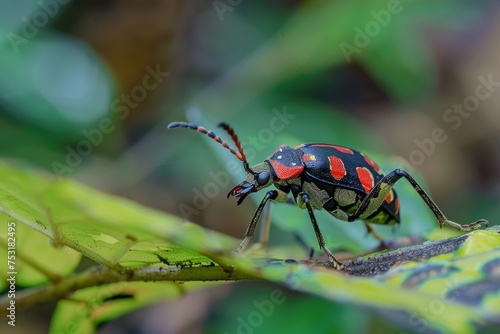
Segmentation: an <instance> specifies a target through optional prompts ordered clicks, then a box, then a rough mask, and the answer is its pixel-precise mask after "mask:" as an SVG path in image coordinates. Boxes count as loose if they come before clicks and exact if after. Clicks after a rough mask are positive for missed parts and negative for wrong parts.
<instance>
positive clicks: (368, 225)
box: [364, 222, 385, 245]
mask: <svg viewBox="0 0 500 334" xmlns="http://www.w3.org/2000/svg"><path fill="white" fill-rule="evenodd" d="M364 223H365V226H366V230H367V231H368V234H371V235H373V236H374V237H375V239H377V240H378V241H380V243H381V244H382V245H385V240H384V237H383V236H381V235H380V234H379V233H378V232H377V231H375V229H374V228H373V226H371V225H370V224H368V223H367V222H364Z"/></svg>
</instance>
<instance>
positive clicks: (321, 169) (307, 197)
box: [168, 122, 488, 269]
mask: <svg viewBox="0 0 500 334" xmlns="http://www.w3.org/2000/svg"><path fill="white" fill-rule="evenodd" d="M219 126H220V127H221V128H223V129H224V130H225V131H226V132H227V133H228V134H229V135H230V136H231V138H232V140H233V141H234V143H235V145H236V147H237V149H238V150H235V149H233V148H231V147H230V146H229V145H228V144H227V143H226V142H224V141H222V140H221V139H220V137H219V136H217V135H216V134H215V133H214V132H212V131H209V130H207V129H205V128H204V127H202V126H198V125H196V124H193V123H185V122H172V123H170V124H169V125H168V128H169V129H172V128H177V127H181V128H188V129H191V130H196V131H198V132H200V133H203V134H205V135H207V136H209V137H210V138H212V139H213V140H215V141H216V142H218V143H219V144H221V145H222V146H223V147H225V148H226V149H228V150H229V151H230V152H231V153H233V154H234V155H235V156H236V157H237V158H238V159H239V160H241V161H242V162H243V168H244V169H245V171H246V172H247V176H246V178H245V180H243V182H241V183H240V184H238V185H237V186H236V187H234V188H233V189H232V190H231V191H230V192H229V193H228V195H227V196H228V197H229V196H234V197H238V198H239V199H238V204H241V202H243V200H244V199H245V198H246V197H247V196H248V195H249V194H251V193H254V192H257V191H259V190H261V189H264V188H267V187H269V186H270V185H274V187H275V188H276V189H273V190H269V191H268V192H267V193H266V194H265V196H264V198H263V199H262V201H261V202H260V204H259V206H258V207H257V210H256V211H255V214H254V216H253V218H252V220H251V222H250V224H249V226H248V228H247V231H246V233H245V238H244V239H243V241H242V242H241V244H240V247H238V250H237V251H239V252H241V251H243V250H244V249H245V248H246V246H247V245H248V243H249V242H250V241H251V240H252V239H253V236H254V233H255V228H256V226H257V223H258V221H259V218H260V216H261V214H262V211H263V209H264V206H265V205H266V203H267V202H268V201H269V200H273V201H276V202H280V203H284V202H285V201H286V200H287V199H288V195H289V194H290V193H291V194H292V199H293V201H294V202H295V203H296V204H297V205H298V206H299V207H300V208H301V209H307V212H308V213H309V218H310V219H311V222H312V225H313V228H314V232H315V233H316V238H317V239H318V242H319V246H320V247H321V249H323V251H324V252H325V254H326V256H327V257H328V259H329V260H330V262H331V263H332V265H333V266H334V267H335V268H337V269H342V268H343V266H342V263H341V262H340V261H339V260H337V259H336V258H335V256H334V255H333V254H332V253H331V252H330V250H329V249H328V248H327V247H326V246H325V241H324V239H323V235H322V234H321V231H320V229H319V227H318V224H317V222H316V218H315V216H314V212H313V209H317V210H321V209H325V210H326V211H328V212H329V213H330V214H331V215H333V216H335V217H336V218H338V219H341V220H344V221H354V220H357V219H362V220H363V221H364V222H365V224H366V226H367V228H368V229H369V231H373V230H372V229H371V227H370V225H369V224H384V225H392V224H395V223H399V221H400V219H399V200H398V196H397V194H396V191H395V190H394V189H393V186H394V184H395V183H396V182H397V181H398V180H399V179H400V178H402V177H404V178H406V179H407V180H408V182H409V183H410V184H411V185H412V186H413V188H414V189H415V191H416V192H417V193H418V194H419V195H420V197H421V198H422V199H423V200H424V202H425V203H426V204H427V206H428V207H429V208H430V209H431V211H432V212H433V213H434V215H435V216H436V218H437V220H438V223H439V226H440V227H442V226H443V225H447V226H449V227H451V228H453V229H455V230H459V231H470V230H473V229H476V228H479V227H480V226H481V224H485V225H487V224H488V221H487V220H485V219H479V220H477V221H475V222H473V223H471V224H468V225H460V224H457V223H455V222H452V221H450V220H448V219H447V218H446V217H445V215H444V214H443V213H442V212H441V210H439V208H438V207H437V205H436V204H435V203H434V202H433V201H432V199H431V198H430V197H429V195H427V193H426V192H425V191H424V190H423V189H422V188H421V187H420V186H419V185H418V183H417V182H416V181H415V179H414V178H413V177H411V175H409V174H408V173H407V172H405V171H403V170H400V169H396V170H394V171H392V172H390V173H388V174H385V175H384V174H383V172H382V171H381V170H380V168H379V167H378V165H377V164H376V163H375V162H374V161H373V160H372V159H370V158H369V157H368V156H366V155H365V154H363V153H361V152H358V151H355V150H353V149H350V148H347V147H343V146H338V145H331V144H320V143H312V144H303V145H300V146H297V147H295V148H291V147H289V146H286V145H281V146H280V147H278V149H277V150H276V151H275V152H274V153H273V154H271V155H270V156H269V157H268V158H267V159H266V160H264V162H261V163H259V164H257V165H255V166H252V167H250V165H249V164H248V162H247V159H246V156H245V153H244V151H243V148H242V147H241V144H240V142H239V140H238V136H237V135H236V134H235V133H234V130H233V129H232V128H231V127H230V126H229V125H227V124H225V123H221V124H219ZM374 235H375V236H377V235H376V234H374Z"/></svg>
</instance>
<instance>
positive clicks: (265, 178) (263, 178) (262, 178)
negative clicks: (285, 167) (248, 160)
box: [257, 172, 270, 186]
mask: <svg viewBox="0 0 500 334" xmlns="http://www.w3.org/2000/svg"><path fill="white" fill-rule="evenodd" d="M269 177H270V175H269V173H268V172H260V173H259V175H257V183H259V185H261V186H263V185H264V184H266V183H267V182H269Z"/></svg>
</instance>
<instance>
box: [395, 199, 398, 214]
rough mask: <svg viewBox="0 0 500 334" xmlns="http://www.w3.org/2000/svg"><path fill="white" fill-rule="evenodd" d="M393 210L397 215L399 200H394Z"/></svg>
mask: <svg viewBox="0 0 500 334" xmlns="http://www.w3.org/2000/svg"><path fill="white" fill-rule="evenodd" d="M394 208H395V210H394V211H395V212H396V214H398V212H399V198H396V200H395V201H394Z"/></svg>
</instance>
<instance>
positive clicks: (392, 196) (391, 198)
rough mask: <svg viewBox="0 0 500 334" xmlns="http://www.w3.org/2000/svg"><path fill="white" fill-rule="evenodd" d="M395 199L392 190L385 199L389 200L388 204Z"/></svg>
mask: <svg viewBox="0 0 500 334" xmlns="http://www.w3.org/2000/svg"><path fill="white" fill-rule="evenodd" d="M393 200H394V191H392V189H391V191H390V192H389V193H388V194H387V196H385V201H386V202H387V204H389V203H391V202H392V201H393Z"/></svg>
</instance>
